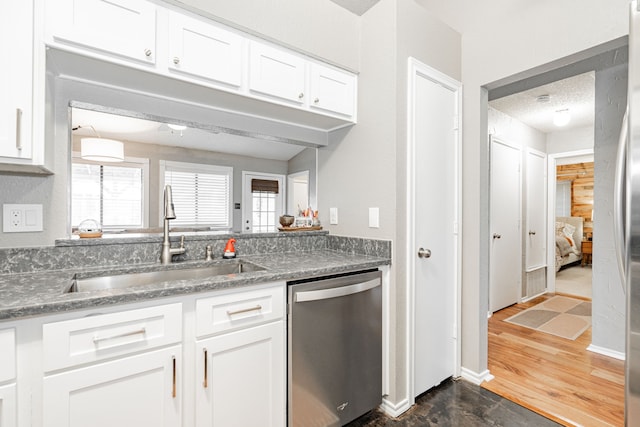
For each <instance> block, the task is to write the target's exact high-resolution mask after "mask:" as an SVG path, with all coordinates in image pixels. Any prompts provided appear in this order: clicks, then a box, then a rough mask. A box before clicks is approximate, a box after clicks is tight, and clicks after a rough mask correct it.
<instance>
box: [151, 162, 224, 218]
mask: <svg viewBox="0 0 640 427" xmlns="http://www.w3.org/2000/svg"><path fill="white" fill-rule="evenodd" d="M167 169H169V170H173V171H179V172H189V173H204V174H225V175H227V176H228V177H229V197H228V199H227V214H228V218H229V223H228V225H227V226H224V227H219V226H209V227H210V229H211V230H232V229H233V167H232V166H221V165H212V164H208V163H191V162H179V161H174V160H160V162H159V174H160V179H159V181H158V182H159V183H160V185H159V189H158V206H160V208H161V209H159V210H158V211H159V212H158V220H159V223H160V224H162V222H163V221H164V216H163V215H164V214H163V212H162V206H163V204H164V186H165V174H166V171H167ZM201 226H202V225H196V224H190V225H180V227H201Z"/></svg>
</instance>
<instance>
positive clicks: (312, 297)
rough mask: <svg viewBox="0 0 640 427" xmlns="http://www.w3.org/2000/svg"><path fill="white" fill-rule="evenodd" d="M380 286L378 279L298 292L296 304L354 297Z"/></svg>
mask: <svg viewBox="0 0 640 427" xmlns="http://www.w3.org/2000/svg"><path fill="white" fill-rule="evenodd" d="M380 284H381V282H380V279H378V278H376V279H373V280H369V281H366V282H361V283H356V284H355V285H348V286H338V287H335V288H328V289H319V290H317V291H302V292H296V298H295V302H306V301H318V300H323V299H329V298H337V297H343V296H346V295H353V294H357V293H360V292H365V291H368V290H369V289H373V288H375V287H378V286H380Z"/></svg>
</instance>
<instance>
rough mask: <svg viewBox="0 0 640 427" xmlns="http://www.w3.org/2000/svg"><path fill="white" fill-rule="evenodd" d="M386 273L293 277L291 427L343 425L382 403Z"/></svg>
mask: <svg viewBox="0 0 640 427" xmlns="http://www.w3.org/2000/svg"><path fill="white" fill-rule="evenodd" d="M381 284H382V273H381V272H380V271H377V270H372V271H367V272H357V273H350V274H345V275H340V276H330V277H324V278H319V279H318V278H315V279H309V280H301V281H295V282H289V283H288V285H289V286H288V301H289V312H288V374H289V376H288V386H289V389H288V392H289V426H290V427H303V426H304V427H311V426H313V427H322V426H342V425H344V424H346V423H348V422H350V421H352V420H354V419H355V418H357V417H359V416H360V415H362V414H365V413H366V412H368V411H370V410H372V409H374V408H376V407H378V405H380V403H381V401H382V286H381Z"/></svg>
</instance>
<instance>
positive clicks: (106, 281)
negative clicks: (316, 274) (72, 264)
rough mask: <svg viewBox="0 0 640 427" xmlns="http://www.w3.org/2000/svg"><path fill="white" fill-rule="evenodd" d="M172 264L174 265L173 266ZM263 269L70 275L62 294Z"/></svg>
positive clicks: (237, 266) (226, 266)
mask: <svg viewBox="0 0 640 427" xmlns="http://www.w3.org/2000/svg"><path fill="white" fill-rule="evenodd" d="M173 265H175V264H173ZM262 270H265V268H264V267H260V266H259V265H256V264H252V263H249V262H246V261H242V262H240V261H236V262H228V263H220V264H215V265H209V266H199V267H185V268H173V269H161V270H155V271H146V272H139V273H122V274H113V273H109V274H103V275H98V276H95V275H93V276H91V277H83V276H82V275H80V274H76V275H74V276H73V279H72V283H71V285H70V286H69V288H68V289H67V290H66V292H90V291H99V290H105V289H121V288H131V287H134V286H136V287H137V286H145V285H152V284H155V283H161V282H168V281H174V280H193V279H205V278H207V277H212V276H222V275H227V274H240V273H250V272H254V271H262Z"/></svg>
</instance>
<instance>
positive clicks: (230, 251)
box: [222, 237, 236, 259]
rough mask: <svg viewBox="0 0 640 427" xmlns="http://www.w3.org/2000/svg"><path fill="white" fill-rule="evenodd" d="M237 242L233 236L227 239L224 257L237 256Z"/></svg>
mask: <svg viewBox="0 0 640 427" xmlns="http://www.w3.org/2000/svg"><path fill="white" fill-rule="evenodd" d="M235 242H236V239H234V238H233V237H232V238H231V239H229V240H227V244H226V245H225V247H224V254H222V258H226V259H230V258H235V257H236V248H235V246H234V243H235Z"/></svg>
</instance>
